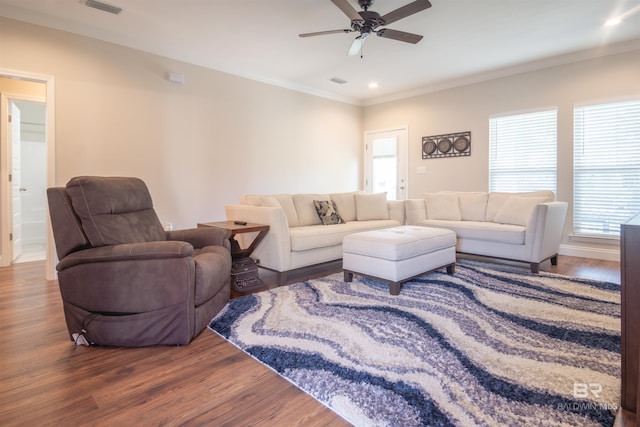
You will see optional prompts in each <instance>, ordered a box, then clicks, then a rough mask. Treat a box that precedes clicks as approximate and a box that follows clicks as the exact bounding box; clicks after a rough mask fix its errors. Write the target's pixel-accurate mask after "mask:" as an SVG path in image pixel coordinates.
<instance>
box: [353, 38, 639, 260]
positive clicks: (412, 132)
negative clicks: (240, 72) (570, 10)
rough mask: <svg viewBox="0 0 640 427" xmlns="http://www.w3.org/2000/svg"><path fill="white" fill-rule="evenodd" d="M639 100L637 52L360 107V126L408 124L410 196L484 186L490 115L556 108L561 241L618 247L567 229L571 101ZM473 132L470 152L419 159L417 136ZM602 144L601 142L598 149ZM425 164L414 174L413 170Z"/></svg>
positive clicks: (573, 247) (570, 249)
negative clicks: (563, 208)
mask: <svg viewBox="0 0 640 427" xmlns="http://www.w3.org/2000/svg"><path fill="white" fill-rule="evenodd" d="M629 97H636V98H637V97H640V51H637V50H636V51H633V52H628V53H623V54H617V55H612V56H607V57H603V58H599V59H592V60H587V61H581V62H577V63H573V64H569V65H563V66H558V67H553V68H548V69H544V70H538V71H535V72H529V73H524V74H519V75H514V76H510V77H506V78H500V79H496V80H491V81H487V82H483V83H477V84H473V85H468V86H464V87H458V88H455V89H450V90H443V91H440V92H436V93H430V94H425V95H421V96H416V97H412V98H407V99H403V100H399V101H395V102H388V103H384V104H380V105H373V106H369V107H366V108H365V109H364V116H363V124H364V129H365V131H370V130H375V129H384V128H388V127H392V126H396V125H400V124H408V125H409V188H408V189H409V197H421V196H422V194H423V193H424V192H431V191H440V190H458V191H487V189H488V182H489V176H488V159H489V147H488V139H489V126H488V124H489V116H490V115H493V114H500V113H506V112H518V111H527V110H535V109H540V108H545V107H557V108H558V194H557V196H558V199H559V200H564V201H567V202H569V204H570V205H569V206H570V207H569V214H568V219H567V223H566V227H565V236H564V238H563V243H564V249H565V252H566V253H570V254H571V253H575V254H580V255H586V254H583V253H581V252H580V251H579V250H577V247H588V248H600V249H602V251H601V255H602V254H604V256H606V252H607V251H609V250H612V251H615V250H617V247H611V245H599V244H591V243H585V242H577V241H572V240H570V239H569V233H570V232H571V226H572V225H571V224H572V222H571V215H572V209H571V201H572V198H573V178H572V169H573V160H572V157H573V106H574V104H580V103H588V102H594V101H610V100H617V99H625V98H629ZM462 131H471V156H470V157H459V158H444V159H429V160H423V159H422V155H421V149H422V146H421V145H422V144H421V141H422V137H423V136H428V135H438V134H443V133H452V132H462ZM603 148H605V147H603ZM420 166H424V167H426V171H427V173H426V174H424V175H419V174H417V173H416V169H417V168H418V167H420Z"/></svg>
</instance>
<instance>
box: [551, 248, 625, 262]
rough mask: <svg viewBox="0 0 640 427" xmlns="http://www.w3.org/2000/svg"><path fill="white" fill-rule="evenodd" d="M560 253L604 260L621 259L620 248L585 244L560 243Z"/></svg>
mask: <svg viewBox="0 0 640 427" xmlns="http://www.w3.org/2000/svg"><path fill="white" fill-rule="evenodd" d="M559 254H560V255H567V256H575V257H581V258H594V259H601V260H604V261H618V262H619V261H620V249H619V248H616V249H603V248H587V247H584V246H573V245H560V251H559Z"/></svg>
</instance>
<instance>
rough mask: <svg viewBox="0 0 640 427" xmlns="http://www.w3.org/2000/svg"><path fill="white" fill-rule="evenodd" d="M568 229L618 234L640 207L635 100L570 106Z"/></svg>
mask: <svg viewBox="0 0 640 427" xmlns="http://www.w3.org/2000/svg"><path fill="white" fill-rule="evenodd" d="M573 132H574V133H573V137H574V145H573V149H574V155H573V158H574V160H573V162H574V163H573V180H574V182H573V232H574V234H576V235H587V236H601V237H612V236H613V237H616V236H620V224H621V223H623V222H626V221H627V220H628V219H629V218H630V217H631V216H632V215H633V214H635V213H637V212H639V211H640V100H634V101H625V102H616V103H607V104H597V105H589V106H580V107H575V108H574V131H573Z"/></svg>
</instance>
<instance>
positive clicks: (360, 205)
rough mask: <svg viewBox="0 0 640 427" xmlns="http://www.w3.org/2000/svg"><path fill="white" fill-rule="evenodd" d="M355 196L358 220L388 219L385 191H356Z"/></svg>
mask: <svg viewBox="0 0 640 427" xmlns="http://www.w3.org/2000/svg"><path fill="white" fill-rule="evenodd" d="M355 197H356V219H357V220H358V221H370V220H381V219H389V208H388V206H387V193H356V195H355Z"/></svg>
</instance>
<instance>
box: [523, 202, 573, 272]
mask: <svg viewBox="0 0 640 427" xmlns="http://www.w3.org/2000/svg"><path fill="white" fill-rule="evenodd" d="M567 208H568V203H567V202H547V203H540V204H538V205H537V206H536V207H535V209H534V210H533V215H532V216H531V219H530V220H529V223H528V225H527V231H526V236H525V239H526V241H525V244H526V245H531V253H530V259H529V260H530V261H531V262H539V261H542V260H544V259H547V258H549V257H551V256H554V255H557V254H558V249H559V247H560V241H561V240H562V231H563V230H564V222H565V218H566V216H567Z"/></svg>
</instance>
